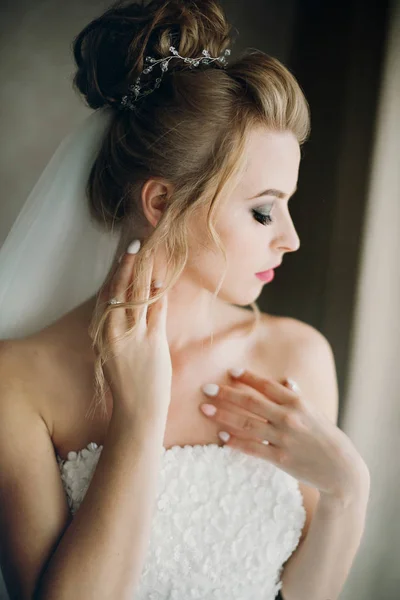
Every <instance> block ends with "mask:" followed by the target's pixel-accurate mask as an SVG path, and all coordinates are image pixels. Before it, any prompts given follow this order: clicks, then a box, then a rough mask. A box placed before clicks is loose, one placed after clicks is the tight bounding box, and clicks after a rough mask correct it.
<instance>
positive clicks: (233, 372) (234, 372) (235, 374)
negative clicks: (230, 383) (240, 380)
mask: <svg viewBox="0 0 400 600" xmlns="http://www.w3.org/2000/svg"><path fill="white" fill-rule="evenodd" d="M229 373H230V374H231V375H232V377H240V376H241V375H243V373H244V369H229Z"/></svg>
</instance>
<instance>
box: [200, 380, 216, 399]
mask: <svg viewBox="0 0 400 600" xmlns="http://www.w3.org/2000/svg"><path fill="white" fill-rule="evenodd" d="M201 389H202V390H203V392H204V393H205V394H207V396H216V395H217V394H218V392H219V385H217V384H216V383H206V384H205V385H203V387H202V388H201Z"/></svg>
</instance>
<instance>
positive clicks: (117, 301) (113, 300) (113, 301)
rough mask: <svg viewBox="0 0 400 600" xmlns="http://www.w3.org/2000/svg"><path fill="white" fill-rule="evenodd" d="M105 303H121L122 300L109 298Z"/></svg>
mask: <svg viewBox="0 0 400 600" xmlns="http://www.w3.org/2000/svg"><path fill="white" fill-rule="evenodd" d="M107 304H123V302H122V301H121V300H117V298H111V300H108V302H107Z"/></svg>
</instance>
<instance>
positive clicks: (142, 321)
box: [138, 254, 154, 329]
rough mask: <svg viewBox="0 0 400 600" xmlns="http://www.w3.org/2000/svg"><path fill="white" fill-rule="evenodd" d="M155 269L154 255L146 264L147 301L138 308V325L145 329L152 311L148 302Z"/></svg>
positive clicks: (145, 289) (145, 297) (145, 294)
mask: <svg viewBox="0 0 400 600" xmlns="http://www.w3.org/2000/svg"><path fill="white" fill-rule="evenodd" d="M153 268H154V255H153V254H152V255H151V256H150V257H149V258H148V261H147V263H146V271H145V283H144V300H146V304H144V305H143V306H141V307H139V308H138V325H139V327H142V328H143V329H146V327H147V312H148V310H151V307H150V309H149V308H148V305H147V302H148V300H149V298H150V295H151V287H152V286H151V281H152V278H153Z"/></svg>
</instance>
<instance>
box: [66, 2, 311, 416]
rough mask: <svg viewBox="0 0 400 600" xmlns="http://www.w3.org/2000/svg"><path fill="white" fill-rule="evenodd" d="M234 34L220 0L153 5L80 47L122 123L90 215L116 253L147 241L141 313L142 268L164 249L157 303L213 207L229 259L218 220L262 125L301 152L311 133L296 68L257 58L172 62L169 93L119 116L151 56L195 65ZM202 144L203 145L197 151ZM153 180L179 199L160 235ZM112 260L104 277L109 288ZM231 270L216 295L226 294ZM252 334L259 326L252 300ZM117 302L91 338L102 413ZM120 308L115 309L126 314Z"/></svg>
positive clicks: (133, 295) (214, 237)
mask: <svg viewBox="0 0 400 600" xmlns="http://www.w3.org/2000/svg"><path fill="white" fill-rule="evenodd" d="M230 30H231V28H230V25H229V24H228V23H227V20H226V17H225V15H224V12H223V9H222V7H221V6H220V4H219V2H218V1H217V0H201V1H198V2H194V1H191V0H186V1H184V0H152V1H151V2H150V3H149V4H148V5H147V6H144V3H143V2H142V3H141V4H137V3H133V2H128V3H127V2H117V3H115V4H113V5H112V6H111V7H110V8H109V9H108V10H107V11H106V12H105V13H104V14H103V15H101V16H100V17H99V18H97V19H95V20H94V21H92V22H91V23H89V25H87V26H86V27H85V28H84V29H83V30H82V31H81V32H80V34H79V35H78V36H77V37H76V38H75V40H74V46H73V50H74V56H75V60H76V64H77V67H78V70H77V72H76V74H75V77H74V86H75V88H76V89H78V90H79V91H80V92H81V93H82V94H83V95H84V97H85V98H86V101H87V104H88V105H89V106H90V107H92V108H94V109H97V108H100V107H103V106H107V105H108V106H110V107H115V109H116V110H115V115H114V117H113V119H112V122H111V124H110V127H109V129H108V131H107V132H106V135H105V137H104V139H103V141H102V145H101V147H100V150H99V153H98V155H97V158H96V160H95V162H94V164H93V166H92V169H91V173H90V177H89V180H88V186H87V195H88V199H89V208H90V212H91V215H92V217H93V218H94V219H95V220H96V221H97V222H98V223H100V224H101V225H102V226H103V227H105V228H107V229H110V230H111V229H113V228H114V227H115V226H116V227H118V228H120V229H121V231H122V235H121V239H120V244H119V246H118V249H117V253H116V256H117V255H118V256H119V255H120V254H121V253H122V252H123V251H124V250H125V249H126V246H127V244H128V243H129V242H130V241H132V232H133V231H138V230H140V231H141V232H142V236H143V238H144V239H143V241H142V247H141V249H140V251H139V253H138V255H137V257H136V258H135V269H134V271H135V273H134V279H133V281H132V284H131V286H130V288H129V290H127V293H128V298H129V301H128V302H127V303H126V304H125V306H126V307H127V308H129V311H128V314H130V315H132V320H131V323H132V327H130V329H129V330H128V331H127V332H126V333H125V334H124V336H123V337H125V336H129V335H131V334H132V331H133V330H134V328H135V315H137V314H138V312H137V311H138V310H139V307H143V305H144V304H145V303H146V301H145V300H144V297H145V295H144V289H145V279H144V274H145V268H146V263H147V261H148V259H149V256H150V255H152V254H153V253H156V252H157V249H158V248H159V247H160V246H161V245H162V247H163V252H164V253H165V254H166V256H167V260H168V276H169V280H168V282H165V285H164V287H163V289H162V290H161V291H160V292H158V293H157V294H154V295H152V297H151V298H150V299H149V300H148V302H147V304H148V305H151V304H152V303H154V302H156V301H157V300H158V299H159V298H160V297H161V296H162V295H163V294H164V293H166V292H167V291H168V290H169V289H170V288H171V287H172V286H173V285H174V284H175V283H176V281H177V280H178V279H179V277H180V275H181V273H182V271H183V270H184V268H185V265H186V262H187V260H188V223H189V220H190V219H191V217H192V215H194V214H195V213H196V212H197V211H199V210H201V209H202V208H204V207H205V208H206V209H208V210H207V231H208V236H209V241H211V243H212V244H214V247H216V248H218V250H219V251H220V252H221V253H222V254H223V256H224V259H225V266H226V263H227V257H226V252H225V249H224V247H223V245H222V243H221V240H220V237H219V236H218V233H217V231H216V230H215V228H214V220H213V217H214V215H215V213H216V210H217V209H219V207H220V206H221V203H222V202H223V201H224V199H227V198H229V191H230V190H233V189H234V187H235V185H236V184H237V181H238V179H239V177H240V176H241V174H242V172H243V168H244V166H245V155H244V151H245V146H246V139H247V137H248V134H249V132H250V131H251V130H252V129H253V128H254V127H259V126H262V127H265V128H268V129H269V130H274V131H290V132H292V133H293V134H294V135H295V137H296V139H297V140H298V142H299V144H300V145H301V144H303V143H304V142H305V141H306V139H307V138H308V135H309V131H310V116H309V106H308V103H307V100H306V99H305V97H304V94H303V92H302V90H301V88H300V86H299V84H298V83H297V81H296V79H295V77H294V76H293V75H292V74H291V73H290V71H289V70H288V69H287V68H286V67H285V66H284V65H283V64H282V63H281V62H280V61H278V60H277V59H275V58H273V57H271V56H269V55H267V54H265V53H263V52H261V51H258V50H249V51H247V52H245V53H243V54H242V55H241V56H240V57H238V58H237V59H236V60H233V59H232V57H231V58H230V59H229V62H228V65H227V66H226V67H222V66H220V65H218V64H216V63H212V66H209V67H207V65H206V66H205V67H204V68H203V67H202V66H200V67H197V68H195V69H192V70H190V69H188V68H187V67H186V64H185V63H184V61H180V60H176V61H173V62H172V63H171V65H170V67H169V71H168V72H167V73H165V74H164V76H163V80H162V83H161V86H160V88H159V89H157V90H155V91H154V92H153V93H151V94H149V95H148V96H147V97H146V98H145V99H144V101H143V102H141V103H140V104H138V110H137V111H136V112H132V111H130V110H129V109H124V110H119V109H118V106H119V102H120V101H121V98H122V97H123V96H124V95H125V93H126V91H127V89H128V86H129V85H130V84H131V83H132V82H133V81H134V80H135V79H136V77H137V76H138V74H139V73H140V72H141V71H142V70H143V68H145V66H146V65H145V64H144V59H145V57H146V56H147V55H150V56H153V57H155V58H163V57H166V56H169V55H170V51H169V47H170V46H171V44H172V45H174V46H175V47H176V49H177V50H178V52H179V54H181V55H182V56H187V57H190V58H194V57H197V56H200V55H201V53H202V50H203V49H207V50H208V51H209V52H210V55H211V56H219V55H221V54H222V52H223V51H224V50H225V49H226V48H228V47H231V41H232V40H231V37H230ZM194 140H195V142H194ZM149 178H162V179H165V180H168V181H169V182H171V183H172V184H173V186H172V187H173V194H172V196H171V198H170V199H169V200H168V205H167V207H166V209H165V211H164V212H163V215H162V217H161V218H160V220H159V222H158V224H157V227H155V228H154V230H153V229H152V228H151V227H149V223H148V222H147V219H146V218H145V216H144V215H143V212H142V209H141V202H140V198H141V189H142V186H143V184H144V183H145V182H146V181H147V180H148V179H149ZM115 262H116V260H115V261H114V264H113V266H112V268H110V271H109V274H108V276H107V278H106V281H105V284H104V285H107V284H108V282H109V281H110V278H111V277H112V274H113V271H114V269H115V266H116V265H115ZM225 274H226V269H225V271H224V273H223V274H222V276H221V279H220V281H219V284H218V287H217V289H216V290H215V293H214V296H213V297H214V299H216V297H217V295H218V293H219V290H220V289H221V286H222V283H223V280H224V277H225ZM250 306H251V307H252V309H253V311H254V314H255V321H254V326H257V323H258V322H259V320H260V311H259V308H258V306H257V304H256V303H255V302H253V303H251V305H250ZM115 308H116V307H115V306H113V305H107V304H106V305H103V306H101V305H100V303H99V302H97V304H96V308H95V310H94V313H93V317H92V321H91V324H90V328H89V332H90V335H91V338H92V340H93V347H94V348H96V355H97V358H96V363H95V374H94V376H95V394H94V398H93V400H94V401H95V404H96V406H98V405H101V406H102V408H103V411H104V412H105V413H107V409H106V405H105V402H104V398H105V393H106V382H105V378H104V374H103V369H102V365H103V364H104V362H106V361H107V360H108V359H109V358H110V355H111V350H110V345H109V342H108V340H107V338H106V328H105V324H106V320H107V316H108V315H109V313H110V311H111V310H114V309H115ZM117 309H118V307H117Z"/></svg>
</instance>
